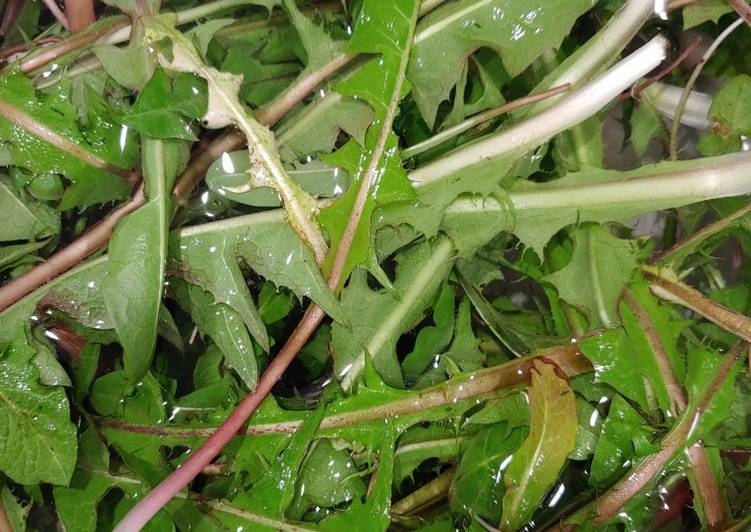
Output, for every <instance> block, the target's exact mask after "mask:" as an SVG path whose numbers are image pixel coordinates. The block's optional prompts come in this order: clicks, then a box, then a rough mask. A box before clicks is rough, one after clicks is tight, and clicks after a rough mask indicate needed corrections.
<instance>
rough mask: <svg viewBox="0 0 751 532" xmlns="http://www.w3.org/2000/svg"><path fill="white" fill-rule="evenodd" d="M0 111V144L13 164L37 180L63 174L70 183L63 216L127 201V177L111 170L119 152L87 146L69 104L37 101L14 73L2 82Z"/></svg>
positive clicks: (40, 97) (44, 99) (123, 172)
mask: <svg viewBox="0 0 751 532" xmlns="http://www.w3.org/2000/svg"><path fill="white" fill-rule="evenodd" d="M0 107H1V108H2V109H3V111H2V117H0V140H2V141H5V142H8V143H9V144H10V145H11V146H13V164H15V165H16V166H21V167H23V168H27V169H29V170H31V171H32V172H34V173H35V174H44V173H55V174H62V175H63V176H65V177H66V178H67V179H69V180H70V181H71V182H72V183H73V184H72V185H71V186H69V187H68V189H67V190H66V191H65V194H64V195H63V199H62V202H61V204H60V209H61V210H67V209H70V208H72V207H78V206H81V207H86V206H89V205H93V204H95V203H103V202H106V201H112V200H116V199H121V198H124V197H125V196H126V194H127V193H128V189H129V185H128V183H127V182H126V181H125V180H124V179H123V178H124V177H126V175H127V171H126V170H124V169H122V168H117V167H116V166H114V165H113V164H111V159H112V157H111V154H110V151H113V150H115V149H118V148H117V147H116V146H106V145H104V146H95V145H92V144H91V143H89V142H88V141H87V140H86V139H85V137H84V135H83V134H82V132H81V130H80V128H79V126H78V124H77V123H76V111H75V109H74V107H73V106H72V105H71V104H70V102H68V100H67V98H66V99H63V98H52V97H49V96H47V95H38V94H37V92H36V91H35V89H34V85H33V84H32V81H31V80H30V79H28V78H27V77H26V76H24V75H23V74H21V73H18V72H13V73H10V74H6V75H3V76H1V77H0ZM109 127H113V125H112V124H109Z"/></svg>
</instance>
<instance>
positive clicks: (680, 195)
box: [446, 152, 751, 214]
mask: <svg viewBox="0 0 751 532" xmlns="http://www.w3.org/2000/svg"><path fill="white" fill-rule="evenodd" d="M691 162H692V163H694V164H691V165H685V166H688V168H685V169H681V170H674V171H663V172H659V171H656V173H655V174H652V175H643V170H641V171H639V172H637V176H635V177H630V176H629V173H628V172H625V173H624V174H623V178H622V179H619V180H618V181H605V182H599V183H588V184H581V185H569V186H556V184H555V181H553V182H552V183H550V184H549V185H545V186H540V187H539V188H536V189H531V190H520V191H516V192H514V191H511V192H510V193H509V198H510V200H511V203H512V204H513V206H514V209H515V210H517V211H522V210H533V209H566V208H575V209H576V208H579V209H582V208H587V207H603V208H605V207H607V206H608V205H614V206H622V205H624V204H639V203H644V204H649V205H651V206H654V205H656V204H657V203H660V202H664V203H665V204H668V203H669V204H670V205H671V206H675V205H676V204H681V205H688V204H690V203H696V202H699V201H706V200H709V199H714V198H724V197H728V196H739V195H743V194H749V193H751V180H749V179H748V176H749V175H750V174H751V153H750V152H740V153H732V154H729V155H723V156H720V157H707V158H705V159H699V160H696V161H691ZM668 167H669V166H668ZM639 174H642V175H639ZM659 208H660V207H659V206H657V207H655V209H659ZM493 210H498V211H508V206H507V205H505V204H504V205H501V204H499V203H498V202H497V201H496V200H495V199H493V198H492V197H489V198H485V199H464V198H462V199H458V200H456V201H455V202H454V203H452V204H451V205H450V206H449V207H448V209H447V210H446V212H447V214H461V213H474V212H478V211H493Z"/></svg>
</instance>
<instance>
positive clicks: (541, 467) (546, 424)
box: [501, 360, 577, 530]
mask: <svg viewBox="0 0 751 532" xmlns="http://www.w3.org/2000/svg"><path fill="white" fill-rule="evenodd" d="M531 374H532V384H531V386H530V387H529V389H528V394H529V406H530V410H531V412H532V417H531V422H530V428H529V435H528V436H527V439H526V440H524V443H523V444H522V446H521V447H520V448H519V450H518V451H517V452H516V454H514V457H513V458H512V459H511V463H510V464H509V465H508V469H507V470H506V477H505V481H504V483H505V485H506V493H505V495H504V496H503V516H502V521H501V528H502V529H503V530H516V529H517V528H519V527H521V526H522V525H524V524H525V523H527V522H528V521H529V520H530V518H531V517H532V514H533V513H534V511H535V510H536V509H537V506H538V505H539V504H540V502H542V499H543V497H545V494H546V493H547V492H548V490H549V489H550V488H551V487H552V486H553V484H554V483H555V481H556V480H557V478H558V475H559V474H560V472H561V470H562V469H563V466H564V465H565V463H566V459H567V457H568V455H569V454H570V453H571V450H572V449H573V448H574V444H575V442H576V431H577V421H576V402H575V400H574V393H573V392H572V391H571V388H570V387H569V385H568V382H567V381H566V380H564V379H562V378H560V377H559V376H558V375H557V374H556V369H555V367H554V366H552V365H551V364H547V363H545V362H542V361H539V360H535V362H534V369H533V370H532V371H531Z"/></svg>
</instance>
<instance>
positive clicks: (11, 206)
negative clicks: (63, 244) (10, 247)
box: [0, 181, 60, 261]
mask: <svg viewBox="0 0 751 532" xmlns="http://www.w3.org/2000/svg"><path fill="white" fill-rule="evenodd" d="M0 211H2V213H3V224H2V225H1V226H0V242H11V241H14V240H36V239H43V238H46V237H48V236H51V235H53V234H54V233H57V232H58V231H59V230H60V229H59V224H60V222H59V217H57V216H55V214H54V213H52V212H49V211H50V209H48V208H46V206H44V205H42V204H37V203H36V202H33V201H26V202H24V201H22V200H21V198H19V197H18V196H16V195H15V194H14V193H13V191H12V190H11V189H10V187H9V186H8V185H6V184H5V183H4V182H3V181H0ZM34 244H35V243H33V242H32V243H31V245H32V246H33V245H34ZM27 247H28V246H27ZM24 249H26V248H24ZM14 255H15V254H14ZM5 260H6V261H7V260H8V259H5Z"/></svg>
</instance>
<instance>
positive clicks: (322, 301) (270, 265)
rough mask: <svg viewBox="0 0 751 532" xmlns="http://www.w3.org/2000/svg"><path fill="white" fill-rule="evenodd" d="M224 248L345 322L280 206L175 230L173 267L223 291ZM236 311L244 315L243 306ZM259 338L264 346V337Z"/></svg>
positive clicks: (188, 277)
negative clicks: (221, 255) (220, 256)
mask: <svg viewBox="0 0 751 532" xmlns="http://www.w3.org/2000/svg"><path fill="white" fill-rule="evenodd" d="M220 249H225V253H230V254H234V255H235V256H236V257H239V258H240V259H242V261H243V262H244V263H245V264H246V265H247V266H248V267H250V268H251V269H252V270H253V271H254V272H256V273H257V274H258V275H261V276H263V277H265V278H266V279H268V280H270V281H272V282H273V283H274V284H275V285H277V286H284V287H287V288H289V289H290V290H292V291H293V292H294V293H295V294H297V295H298V296H299V297H309V298H310V299H312V300H313V301H315V303H316V304H318V305H319V306H320V307H321V308H322V309H324V310H325V311H326V313H327V314H328V315H329V316H331V317H332V318H334V319H335V320H337V321H341V322H343V323H347V317H346V314H345V313H344V312H343V311H342V307H341V305H340V304H339V302H338V301H337V299H336V297H335V296H334V294H333V293H332V292H331V291H330V290H329V289H328V287H327V286H326V282H325V281H324V280H323V277H322V276H321V273H320V271H319V270H318V266H317V264H316V262H315V259H314V257H313V255H312V254H311V252H310V250H309V249H308V248H307V246H305V245H304V244H303V243H302V241H301V240H300V239H299V238H298V237H297V235H296V234H295V233H294V231H293V230H292V229H291V227H290V226H289V224H287V223H286V222H285V220H284V217H283V215H282V211H280V210H275V211H266V212H263V213H257V214H251V215H247V216H238V217H235V218H230V219H228V220H222V221H219V222H215V223H210V224H204V225H202V226H194V227H190V228H186V229H182V230H179V231H176V232H174V233H173V235H172V238H171V239H170V253H169V254H170V265H169V269H170V271H171V272H173V273H174V274H175V275H178V276H180V277H183V278H184V279H185V280H187V281H189V282H191V283H194V284H198V285H199V286H201V287H202V288H203V289H204V290H206V291H208V292H211V293H212V294H215V296H216V294H221V293H223V291H225V288H223V286H224V287H226V286H227V282H228V279H229V278H231V272H230V271H229V270H227V269H225V268H224V267H223V266H222V264H224V262H223V259H219V258H217V256H218V254H217V250H220ZM207 265H211V266H210V267H209V266H207ZM227 266H228V267H229V264H228V263H227ZM216 297H217V299H218V300H221V299H220V298H219V297H218V296H216ZM232 301H233V300H232V299H230V300H228V302H230V303H231V302H232ZM235 310H236V311H237V312H239V313H240V314H242V312H241V311H240V309H239V308H235ZM259 343H260V344H261V345H263V343H262V341H261V340H259Z"/></svg>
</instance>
